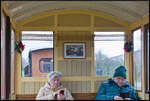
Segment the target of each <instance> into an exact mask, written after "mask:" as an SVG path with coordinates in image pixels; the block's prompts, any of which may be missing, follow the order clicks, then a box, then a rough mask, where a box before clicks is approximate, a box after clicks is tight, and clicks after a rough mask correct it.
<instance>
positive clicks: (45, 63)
mask: <svg viewBox="0 0 150 101" xmlns="http://www.w3.org/2000/svg"><path fill="white" fill-rule="evenodd" d="M39 65H40V66H39V67H40V68H39V69H40V72H46V73H47V72H51V71H53V59H52V58H41V59H40V62H39Z"/></svg>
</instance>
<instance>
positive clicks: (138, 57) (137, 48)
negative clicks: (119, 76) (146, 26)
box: [133, 29, 142, 90]
mask: <svg viewBox="0 0 150 101" xmlns="http://www.w3.org/2000/svg"><path fill="white" fill-rule="evenodd" d="M133 41H134V42H133V43H134V49H133V50H134V52H133V65H134V75H133V77H134V87H135V89H136V90H141V79H142V72H141V71H142V44H141V42H142V37H141V29H137V30H135V31H134V32H133Z"/></svg>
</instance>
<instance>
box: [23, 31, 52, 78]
mask: <svg viewBox="0 0 150 101" xmlns="http://www.w3.org/2000/svg"><path fill="white" fill-rule="evenodd" d="M22 42H23V44H24V45H25V49H24V51H23V52H22V77H36V76H46V75H47V74H48V73H49V72H50V70H49V69H46V68H47V67H46V66H45V67H44V71H43V70H42V72H41V71H40V67H39V66H40V65H39V61H40V59H42V58H51V59H52V60H53V32H52V31H22ZM52 62H53V61H52ZM45 64H46V62H45ZM45 64H44V65H45ZM51 66H53V65H51ZM51 68H53V67H51ZM52 70H53V69H52Z"/></svg>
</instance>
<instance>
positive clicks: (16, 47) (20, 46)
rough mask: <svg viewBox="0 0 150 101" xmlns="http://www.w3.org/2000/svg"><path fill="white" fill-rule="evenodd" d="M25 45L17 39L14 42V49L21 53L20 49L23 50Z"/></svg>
mask: <svg viewBox="0 0 150 101" xmlns="http://www.w3.org/2000/svg"><path fill="white" fill-rule="evenodd" d="M24 48H25V45H24V44H23V43H22V42H21V41H17V42H16V44H15V49H16V50H17V51H18V52H19V53H22V51H23V50H24Z"/></svg>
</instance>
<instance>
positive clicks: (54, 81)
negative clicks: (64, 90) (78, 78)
mask: <svg viewBox="0 0 150 101" xmlns="http://www.w3.org/2000/svg"><path fill="white" fill-rule="evenodd" d="M50 86H51V87H52V88H57V87H59V86H60V80H59V77H57V76H55V77H54V78H53V79H52V80H51V81H50Z"/></svg>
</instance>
